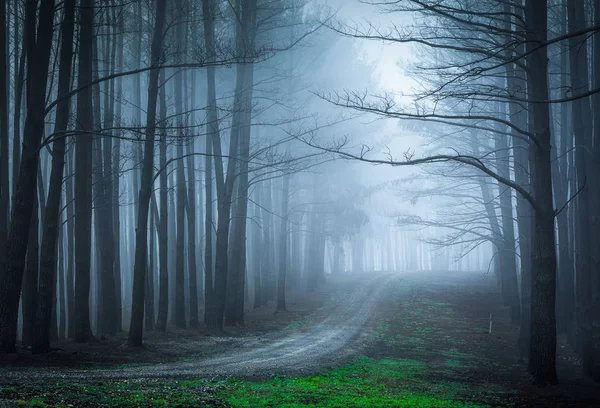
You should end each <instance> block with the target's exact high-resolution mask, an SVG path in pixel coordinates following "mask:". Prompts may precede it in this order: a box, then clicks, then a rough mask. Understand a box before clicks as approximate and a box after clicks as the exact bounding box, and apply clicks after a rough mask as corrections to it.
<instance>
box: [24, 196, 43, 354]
mask: <svg viewBox="0 0 600 408" xmlns="http://www.w3.org/2000/svg"><path fill="white" fill-rule="evenodd" d="M34 194H35V202H34V209H33V213H32V215H31V224H30V225H29V242H28V244H27V256H26V262H25V273H24V276H23V297H22V299H21V300H22V302H21V309H22V315H23V331H22V335H21V343H23V345H25V346H31V345H32V342H33V336H34V330H35V317H36V310H37V303H38V277H39V262H38V261H39V256H38V255H39V249H40V247H39V201H38V194H37V191H36V192H35V193H34Z"/></svg>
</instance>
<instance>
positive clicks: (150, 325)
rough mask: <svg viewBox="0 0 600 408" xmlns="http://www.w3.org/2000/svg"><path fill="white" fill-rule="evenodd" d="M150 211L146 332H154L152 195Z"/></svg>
mask: <svg viewBox="0 0 600 408" xmlns="http://www.w3.org/2000/svg"><path fill="white" fill-rule="evenodd" d="M150 201H151V206H152V211H150V225H149V227H148V228H149V230H150V233H149V237H148V245H149V247H150V254H149V256H148V273H147V276H146V295H145V299H144V301H145V302H144V319H145V323H144V326H145V328H146V331H153V330H154V247H155V237H156V232H155V226H156V217H155V214H156V213H157V210H156V197H155V195H154V193H152V195H151V198H150Z"/></svg>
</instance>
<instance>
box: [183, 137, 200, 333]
mask: <svg viewBox="0 0 600 408" xmlns="http://www.w3.org/2000/svg"><path fill="white" fill-rule="evenodd" d="M193 146H194V143H193V142H190V143H189V144H188V150H187V153H188V155H189V156H188V157H187V166H188V191H187V200H186V204H187V208H186V213H187V219H188V224H187V230H188V245H187V248H188V270H189V274H190V327H191V328H194V329H195V328H198V327H199V326H200V322H199V321H198V270H197V268H196V266H197V265H196V177H195V174H196V170H195V164H196V161H195V160H194V156H193V153H194V148H193Z"/></svg>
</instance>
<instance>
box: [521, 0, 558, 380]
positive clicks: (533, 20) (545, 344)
mask: <svg viewBox="0 0 600 408" xmlns="http://www.w3.org/2000/svg"><path fill="white" fill-rule="evenodd" d="M525 15H526V20H525V21H526V23H527V33H526V35H527V57H526V61H527V66H528V72H527V74H528V85H529V87H528V89H529V96H530V98H531V100H532V101H547V100H548V99H549V98H548V49H547V48H546V47H539V46H537V45H536V44H540V43H542V44H543V43H546V41H547V34H548V22H547V18H548V5H547V0H526V2H525ZM531 105H533V112H532V113H533V131H534V132H533V133H534V137H535V139H536V146H535V152H534V158H535V162H534V163H533V166H534V168H535V170H534V177H535V178H534V179H533V180H532V181H533V183H532V184H533V186H534V197H535V200H536V202H537V208H536V211H535V216H534V222H535V233H534V238H533V245H532V247H533V262H532V290H531V340H530V347H529V371H530V373H531V374H532V375H533V376H534V380H535V382H536V383H537V384H539V385H546V384H556V383H557V382H558V380H557V376H556V311H555V306H556V246H555V242H554V207H553V203H552V169H551V154H550V150H551V131H550V129H551V126H550V107H549V104H548V103H543V102H534V103H531Z"/></svg>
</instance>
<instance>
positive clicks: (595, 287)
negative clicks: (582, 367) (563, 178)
mask: <svg viewBox="0 0 600 408" xmlns="http://www.w3.org/2000/svg"><path fill="white" fill-rule="evenodd" d="M594 23H595V24H596V25H598V24H600V1H598V0H595V1H594ZM593 55H594V60H593V64H592V67H593V87H594V89H597V87H598V86H600V34H598V33H597V32H596V34H595V35H594V54H593ZM592 103H593V109H592V114H593V120H594V139H593V143H592V144H593V146H594V147H593V151H592V163H591V167H592V173H591V174H590V175H589V177H590V187H589V194H590V208H591V209H592V214H591V223H590V231H591V232H592V236H591V237H590V245H591V253H592V256H591V259H590V260H591V270H592V276H591V285H590V287H591V291H592V299H591V305H590V307H591V310H592V313H593V315H592V333H591V339H590V343H591V345H592V349H591V350H590V357H591V361H589V362H588V365H587V374H589V375H590V376H591V377H592V378H593V379H594V380H595V381H597V382H600V315H599V313H598V311H599V310H600V273H599V271H600V95H599V94H598V93H596V94H595V95H594V96H593V99H592ZM593 311H595V312H593Z"/></svg>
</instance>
